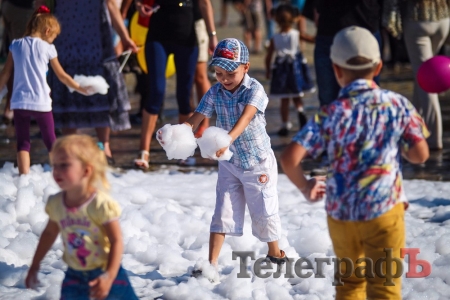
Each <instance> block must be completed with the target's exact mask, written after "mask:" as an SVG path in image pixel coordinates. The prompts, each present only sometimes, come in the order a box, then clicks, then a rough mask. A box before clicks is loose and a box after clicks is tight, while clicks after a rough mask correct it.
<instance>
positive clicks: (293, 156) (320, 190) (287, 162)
mask: <svg viewBox="0 0 450 300" xmlns="http://www.w3.org/2000/svg"><path fill="white" fill-rule="evenodd" d="M306 155H307V152H306V149H305V148H304V147H303V146H302V145H300V144H298V143H296V142H291V143H290V144H289V145H288V146H287V147H286V149H285V150H284V151H283V153H282V154H281V167H282V168H283V171H284V173H285V174H286V176H287V177H288V178H289V180H290V181H292V183H293V184H294V185H295V186H296V187H297V188H298V189H299V190H300V192H302V194H303V195H304V196H305V197H306V199H307V200H309V201H318V200H320V199H321V198H322V197H323V196H324V195H325V184H323V182H324V181H325V176H317V177H314V178H311V179H309V180H308V179H306V177H305V174H304V173H303V169H302V165H301V162H302V160H303V159H304V158H305V157H306Z"/></svg>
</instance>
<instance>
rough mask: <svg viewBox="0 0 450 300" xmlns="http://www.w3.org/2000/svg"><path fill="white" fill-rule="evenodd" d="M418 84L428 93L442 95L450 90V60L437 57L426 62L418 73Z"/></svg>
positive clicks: (444, 57)
mask: <svg viewBox="0 0 450 300" xmlns="http://www.w3.org/2000/svg"><path fill="white" fill-rule="evenodd" d="M417 82H418V83H419V86H420V87H421V88H422V89H423V90H424V91H425V92H428V93H442V92H444V91H446V90H448V89H450V58H449V57H447V56H443V55H436V56H434V57H432V58H430V59H429V60H427V61H424V62H423V63H422V65H421V66H420V67H419V70H418V71H417Z"/></svg>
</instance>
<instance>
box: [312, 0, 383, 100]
mask: <svg viewBox="0 0 450 300" xmlns="http://www.w3.org/2000/svg"><path fill="white" fill-rule="evenodd" d="M381 7H382V5H381V0H342V1H335V0H317V1H316V11H317V14H318V16H317V18H318V19H317V35H316V46H315V47H314V66H315V70H316V81H317V88H318V91H319V101H320V105H321V106H323V105H328V104H330V103H331V102H332V101H334V100H335V99H336V98H337V97H338V93H339V91H340V86H339V84H338V83H337V81H336V79H335V77H334V72H333V67H332V63H331V58H330V48H331V44H332V43H333V38H334V35H335V34H336V33H337V32H338V31H340V30H341V29H343V28H346V27H349V26H352V25H356V26H359V27H363V28H366V29H368V30H369V31H370V32H372V33H373V34H374V35H375V37H376V39H377V40H378V43H379V44H381V35H380V32H379V30H380V20H381ZM375 82H377V83H378V79H377V78H375Z"/></svg>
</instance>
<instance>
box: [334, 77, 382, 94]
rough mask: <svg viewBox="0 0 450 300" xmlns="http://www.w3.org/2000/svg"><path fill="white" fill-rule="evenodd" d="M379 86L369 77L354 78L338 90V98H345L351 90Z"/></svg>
mask: <svg viewBox="0 0 450 300" xmlns="http://www.w3.org/2000/svg"><path fill="white" fill-rule="evenodd" d="M377 88H379V87H378V85H377V84H376V83H375V81H373V80H370V79H356V80H354V81H352V82H351V83H349V84H347V85H346V86H344V87H343V88H342V89H341V91H340V92H339V96H338V98H347V97H348V96H349V95H350V94H351V93H352V92H355V91H362V90H372V89H377Z"/></svg>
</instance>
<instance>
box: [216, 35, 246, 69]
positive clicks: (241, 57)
mask: <svg viewBox="0 0 450 300" xmlns="http://www.w3.org/2000/svg"><path fill="white" fill-rule="evenodd" d="M248 60H249V55H248V49H247V47H246V46H245V45H244V43H243V42H242V41H240V40H238V39H232V38H229V39H224V40H221V41H220V42H219V43H218V44H217V46H216V49H215V50H214V54H213V56H212V60H211V63H210V64H209V65H210V66H218V67H219V68H222V69H224V70H225V71H227V72H233V71H234V70H236V69H237V68H238V67H239V66H240V65H241V64H246V63H248Z"/></svg>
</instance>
